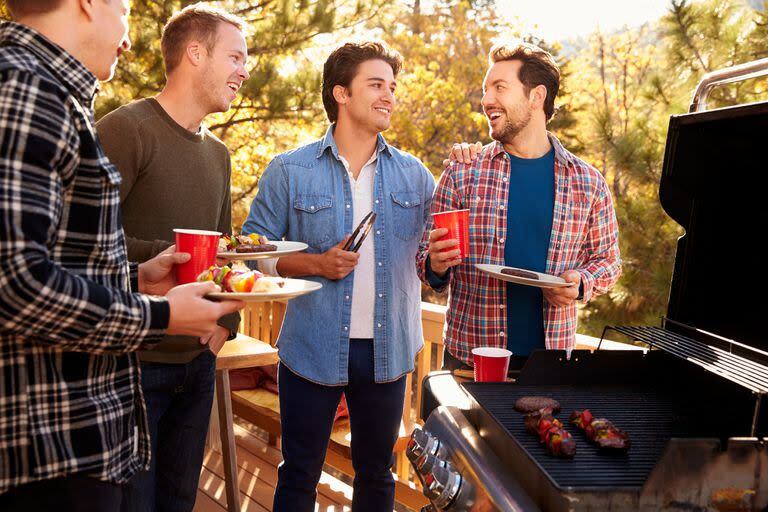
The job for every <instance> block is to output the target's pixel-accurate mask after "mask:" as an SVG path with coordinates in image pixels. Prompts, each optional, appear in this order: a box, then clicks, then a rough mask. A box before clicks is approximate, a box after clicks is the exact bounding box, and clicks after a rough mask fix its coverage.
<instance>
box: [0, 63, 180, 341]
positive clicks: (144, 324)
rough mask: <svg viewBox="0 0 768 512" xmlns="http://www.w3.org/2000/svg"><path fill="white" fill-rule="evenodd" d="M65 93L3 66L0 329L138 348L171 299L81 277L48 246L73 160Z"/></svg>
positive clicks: (157, 330)
mask: <svg viewBox="0 0 768 512" xmlns="http://www.w3.org/2000/svg"><path fill="white" fill-rule="evenodd" d="M65 100H66V98H64V97H62V92H61V88H60V87H59V86H58V85H56V84H53V83H49V82H47V81H46V80H44V79H43V78H41V77H39V76H36V75H33V74H30V73H26V72H20V71H14V70H5V71H3V72H0V140H2V143H1V144H0V190H2V194H0V226H2V228H1V229H0V290H2V291H0V332H3V333H7V334H13V335H16V336H23V337H24V338H26V339H28V340H30V342H34V343H40V344H46V345H52V346H55V347H58V348H61V349H64V350H71V351H81V352H91V353H122V352H127V351H132V350H137V349H139V348H140V347H142V346H143V345H144V343H145V342H150V343H151V342H157V341H159V339H160V337H161V336H162V335H163V333H164V331H165V329H166V328H167V326H168V322H169V319H170V308H169V306H168V302H167V301H166V300H165V299H153V298H150V297H148V296H144V295H139V294H131V293H130V292H128V291H124V290H117V289H112V288H108V287H105V286H102V285H100V284H97V283H95V282H93V281H90V280H87V279H84V278H82V277H80V276H77V275H75V274H72V273H71V272H69V271H68V270H66V269H65V268H63V267H61V266H60V265H58V264H56V263H55V262H53V261H52V260H51V258H50V255H49V252H48V247H50V246H51V245H52V244H53V241H52V239H51V238H52V237H54V236H56V233H57V231H58V230H59V226H58V224H57V222H58V219H60V218H61V215H62V210H63V205H62V201H63V197H64V191H65V186H66V183H67V182H68V180H69V179H71V173H72V172H75V170H76V165H77V154H76V148H77V145H78V144H79V139H78V137H77V133H76V132H75V130H74V128H73V123H72V120H71V118H70V117H69V113H68V112H67V110H66V109H65V107H64V102H65Z"/></svg>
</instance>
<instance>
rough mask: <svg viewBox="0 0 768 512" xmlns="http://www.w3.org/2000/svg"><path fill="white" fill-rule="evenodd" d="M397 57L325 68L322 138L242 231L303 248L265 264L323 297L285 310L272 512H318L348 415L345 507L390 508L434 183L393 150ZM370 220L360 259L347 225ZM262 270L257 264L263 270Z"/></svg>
mask: <svg viewBox="0 0 768 512" xmlns="http://www.w3.org/2000/svg"><path fill="white" fill-rule="evenodd" d="M401 62H402V61H401V57H400V56H399V55H398V54H397V53H396V52H394V51H393V50H391V49H390V48H388V47H387V46H386V45H384V44H383V43H380V42H372V41H371V42H362V43H347V44H345V45H343V46H341V47H339V48H338V49H336V50H335V51H334V52H333V53H332V54H331V55H330V57H329V58H328V60H327V61H326V63H325V66H324V69H323V104H324V106H325V109H326V112H327V114H328V119H329V120H330V121H331V123H333V124H332V125H331V126H330V127H329V128H328V131H327V132H326V134H325V136H324V137H323V138H322V139H320V140H318V141H315V142H313V143H311V144H309V145H306V146H303V147H301V148H298V149H296V150H293V151H289V152H287V153H284V154H282V155H279V156H278V157H277V158H275V159H274V160H273V161H272V162H271V163H270V165H269V167H268V168H267V169H266V170H265V172H264V175H263V176H262V178H261V182H260V183H259V193H258V195H257V196H256V199H255V200H254V202H253V205H252V206H251V212H250V214H249V216H248V219H247V221H246V223H245V225H244V227H243V232H244V233H246V234H248V233H259V234H261V235H265V236H266V237H268V238H270V239H283V238H285V239H286V240H295V241H302V242H306V243H307V244H308V245H309V249H308V250H307V251H306V252H305V253H302V254H297V255H292V256H288V257H283V258H280V259H279V260H277V262H274V260H273V261H272V262H271V265H270V264H267V265H265V266H267V267H269V266H271V267H272V269H271V271H272V273H277V274H279V275H281V276H286V277H302V278H305V279H310V280H313V281H317V282H319V283H322V285H323V288H322V289H321V290H319V291H317V292H315V293H311V294H308V295H305V296H302V297H299V298H296V299H294V300H292V301H291V302H290V303H289V305H288V311H287V313H286V316H285V321H284V323H283V328H282V331H281V333H280V338H279V339H278V347H279V349H280V360H281V363H280V370H279V386H280V416H281V424H282V449H283V459H284V461H283V463H282V464H281V465H280V469H279V477H278V484H277V489H276V493H275V501H274V510H275V511H278V512H280V511H290V512H301V511H310V510H314V506H315V497H316V486H317V482H318V480H319V479H320V474H321V472H322V467H323V461H324V459H325V451H326V449H327V447H328V439H329V437H330V434H331V428H332V426H333V418H334V413H335V412H336V407H337V405H338V403H339V400H340V398H341V395H342V393H344V394H345V396H346V399H347V404H348V407H349V414H350V424H351V430H352V441H351V450H352V465H353V467H354V468H355V481H354V497H353V500H352V509H353V510H354V511H360V512H362V511H365V512H374V511H378V510H382V511H383V510H387V511H391V510H392V508H393V505H394V480H393V478H392V474H391V473H390V469H389V468H390V466H391V465H392V448H393V446H394V443H395V440H396V438H397V433H398V429H399V424H400V417H401V414H402V410H403V395H404V391H405V375H406V374H407V373H408V372H411V371H412V370H413V364H414V357H415V356H416V354H417V353H418V351H419V350H420V349H421V347H422V344H423V340H422V334H421V319H420V300H421V299H420V285H419V280H418V277H417V275H416V269H415V268H414V265H413V261H414V258H415V256H416V252H417V249H418V244H419V239H420V237H421V234H422V232H423V229H424V224H425V220H426V216H427V215H428V212H429V205H430V201H431V198H432V193H433V191H434V188H435V182H434V178H433V177H432V175H431V174H430V173H429V171H427V169H426V168H425V167H424V165H423V164H422V163H421V162H420V161H419V160H418V159H416V158H415V157H413V156H412V155H409V154H407V153H404V152H402V151H399V150H398V149H396V148H394V147H392V146H390V145H388V144H387V143H386V141H385V140H384V138H383V137H382V136H381V135H380V132H382V131H384V130H386V129H387V128H389V124H390V116H391V114H392V110H393V109H394V107H395V85H396V84H395V77H396V76H397V73H398V71H400V68H401ZM370 211H373V212H375V213H376V221H375V224H374V226H373V228H372V229H371V231H370V233H369V236H368V237H367V238H366V239H365V241H364V243H363V244H362V246H361V247H360V249H359V251H357V252H350V251H345V250H344V248H343V247H344V243H345V241H346V240H347V238H348V236H349V233H351V232H352V231H353V230H354V228H355V226H356V225H357V224H358V223H359V222H360V220H362V219H363V218H364V217H365V215H366V214H367V213H368V212H370ZM262 268H264V266H262Z"/></svg>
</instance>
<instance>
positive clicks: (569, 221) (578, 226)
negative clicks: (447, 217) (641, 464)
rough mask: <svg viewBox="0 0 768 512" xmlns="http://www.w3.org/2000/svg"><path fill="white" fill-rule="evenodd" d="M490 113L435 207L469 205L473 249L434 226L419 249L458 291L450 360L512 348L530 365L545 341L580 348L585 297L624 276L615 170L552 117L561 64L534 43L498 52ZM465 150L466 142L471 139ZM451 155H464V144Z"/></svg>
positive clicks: (450, 364)
mask: <svg viewBox="0 0 768 512" xmlns="http://www.w3.org/2000/svg"><path fill="white" fill-rule="evenodd" d="M489 63H490V68H489V69H488V72H487V74H486V77H485V80H484V83H483V92H484V94H483V99H482V105H483V111H484V113H485V115H486V117H487V118H488V124H489V128H490V135H491V137H492V138H493V139H494V142H492V143H491V144H488V145H486V146H485V147H483V148H482V149H481V150H480V152H479V154H478V155H477V157H476V158H474V159H469V158H467V159H466V162H467V163H462V162H456V163H452V164H451V165H450V166H449V167H447V169H446V170H445V172H444V173H443V175H442V176H441V178H440V182H439V184H438V187H437V190H436V191H435V197H434V200H433V202H432V208H431V211H432V213H437V212H442V211H449V210H460V209H469V225H470V227H469V254H468V255H465V256H464V258H459V255H460V251H459V250H458V249H457V248H456V244H457V241H456V240H440V239H441V238H442V237H443V236H445V235H446V234H447V233H448V231H447V230H446V229H433V225H432V224H431V220H430V224H428V226H427V229H426V231H425V235H424V238H423V239H422V242H421V246H420V251H419V254H418V256H417V268H418V272H419V276H420V277H421V279H422V280H423V281H424V282H426V283H428V284H429V285H430V286H431V287H432V288H434V289H435V290H437V291H443V290H445V289H449V299H448V311H447V314H446V326H445V331H444V341H445V346H446V354H445V356H446V357H445V361H446V364H445V367H446V368H451V369H455V368H458V367H461V366H465V365H471V362H472V354H471V351H472V349H473V348H475V347H482V346H489V347H505V348H508V349H510V350H511V351H512V352H513V354H515V356H517V358H519V359H517V358H515V359H516V360H515V359H513V361H514V362H513V363H512V365H513V367H514V365H515V363H517V364H521V363H522V362H523V361H524V358H525V357H526V356H527V355H528V354H530V352H531V351H532V350H536V349H544V348H547V349H561V350H569V351H570V349H571V348H573V345H574V343H575V334H576V314H577V312H576V302H577V301H582V302H584V303H586V302H588V301H589V300H591V299H592V297H595V296H596V295H598V294H601V293H605V292H607V291H608V290H609V289H610V288H611V287H612V286H613V285H614V283H615V282H616V280H617V279H618V277H619V275H620V273H621V260H620V257H619V240H618V226H617V222H616V214H615V212H614V208H613V202H612V200H611V195H610V191H609V188H608V185H607V184H606V182H605V179H604V178H603V176H602V175H601V174H600V172H599V171H597V170H596V169H595V168H594V167H592V166H591V165H589V164H587V163H586V162H584V161H582V160H580V159H579V158H577V157H576V156H574V155H573V154H571V153H570V152H568V151H567V150H566V149H565V148H563V146H562V145H561V144H560V142H559V141H558V140H557V138H555V136H554V135H552V134H551V133H549V132H547V129H546V123H547V121H548V120H549V119H551V117H552V115H553V113H554V100H555V97H556V95H557V92H558V89H559V85H560V71H559V69H558V67H557V65H556V63H555V61H554V59H553V58H552V56H551V55H550V54H549V53H547V52H546V51H544V50H542V49H541V48H538V47H536V46H533V45H530V44H524V43H523V44H510V43H505V44H498V45H495V46H494V47H493V48H492V49H491V51H490V53H489ZM465 149H466V148H465ZM458 153H459V154H457V152H456V151H454V153H453V155H454V156H456V157H457V158H459V159H461V160H465V159H462V158H461V155H460V153H461V151H458ZM477 263H490V264H495V265H505V266H514V267H518V268H525V269H528V270H534V271H538V272H546V273H547V274H552V275H556V276H560V277H562V278H563V279H565V280H566V281H568V282H572V283H574V285H573V286H571V287H567V288H538V287H529V286H523V285H519V284H512V283H505V282H503V281H500V280H498V279H495V278H493V277H491V276H489V275H488V274H485V273H483V272H480V271H479V270H477V269H476V268H475V264H477Z"/></svg>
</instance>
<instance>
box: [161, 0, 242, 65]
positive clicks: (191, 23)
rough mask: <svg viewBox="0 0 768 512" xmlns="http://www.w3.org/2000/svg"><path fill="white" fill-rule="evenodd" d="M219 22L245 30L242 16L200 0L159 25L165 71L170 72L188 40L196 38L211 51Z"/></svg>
mask: <svg viewBox="0 0 768 512" xmlns="http://www.w3.org/2000/svg"><path fill="white" fill-rule="evenodd" d="M221 23H229V24H230V25H233V26H234V27H235V28H237V29H238V30H239V31H241V32H244V31H245V21H244V20H243V19H242V18H240V17H239V16H235V15H234V14H230V13H228V12H226V11H223V10H221V9H218V8H216V7H213V6H210V5H208V4H206V3H204V2H198V3H196V4H192V5H188V6H187V7H185V8H184V9H182V10H180V11H179V12H177V13H175V14H174V15H173V16H171V17H170V18H169V19H168V22H167V23H166V24H165V27H164V28H163V37H162V39H161V41H160V50H161V51H162V53H163V60H164V61H165V73H166V74H168V73H170V72H171V71H173V70H174V69H175V68H176V66H178V65H179V63H180V62H181V58H182V56H183V55H184V51H185V49H186V46H187V44H188V43H189V42H190V41H193V40H197V41H200V42H201V43H203V44H204V45H205V48H206V49H207V50H208V51H209V52H210V51H212V50H213V48H214V47H215V46H216V38H217V35H218V30H219V25H220V24H221Z"/></svg>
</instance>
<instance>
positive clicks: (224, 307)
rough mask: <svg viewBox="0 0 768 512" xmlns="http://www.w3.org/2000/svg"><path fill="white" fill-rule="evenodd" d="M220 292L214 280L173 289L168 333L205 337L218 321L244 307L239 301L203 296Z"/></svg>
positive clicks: (170, 299) (169, 302)
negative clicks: (212, 298)
mask: <svg viewBox="0 0 768 512" xmlns="http://www.w3.org/2000/svg"><path fill="white" fill-rule="evenodd" d="M218 291H221V289H220V288H219V287H218V286H216V284H215V283H213V282H212V281H206V282H205V283H189V284H183V285H181V286H177V287H176V288H172V289H171V290H170V291H169V292H168V293H167V294H166V297H167V299H168V304H169V305H170V306H171V319H170V321H169V322H168V331H167V333H168V334H180V335H185V336H198V337H202V336H206V335H207V334H210V333H211V332H213V331H214V330H215V329H216V327H219V325H218V324H217V323H216V322H218V320H219V318H221V317H223V316H225V315H228V314H230V313H234V312H235V311H237V310H239V309H243V308H244V307H245V302H242V301H239V300H224V301H221V302H213V301H210V300H208V299H206V298H204V295H206V294H208V293H213V292H218Z"/></svg>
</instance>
